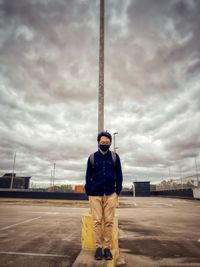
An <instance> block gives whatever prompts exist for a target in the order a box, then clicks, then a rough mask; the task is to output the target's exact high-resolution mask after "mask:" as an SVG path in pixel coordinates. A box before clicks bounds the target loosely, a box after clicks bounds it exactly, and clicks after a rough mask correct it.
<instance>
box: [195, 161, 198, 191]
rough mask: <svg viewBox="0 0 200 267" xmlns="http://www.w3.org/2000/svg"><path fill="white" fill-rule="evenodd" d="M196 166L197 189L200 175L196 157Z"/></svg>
mask: <svg viewBox="0 0 200 267" xmlns="http://www.w3.org/2000/svg"><path fill="white" fill-rule="evenodd" d="M195 166H196V174H197V187H198V186H199V174H198V167H197V159H196V157H195Z"/></svg>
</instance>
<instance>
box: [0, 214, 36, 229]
mask: <svg viewBox="0 0 200 267" xmlns="http://www.w3.org/2000/svg"><path fill="white" fill-rule="evenodd" d="M40 218H41V216H40V217H36V218H33V219H29V220H26V221H23V222H19V223H15V224H12V225H9V226H6V227H2V228H0V231H3V230H7V229H9V228H12V227H14V226H17V225H20V224H23V223H27V222H31V221H34V220H37V219H40Z"/></svg>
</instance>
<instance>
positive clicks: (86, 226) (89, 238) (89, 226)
mask: <svg viewBox="0 0 200 267" xmlns="http://www.w3.org/2000/svg"><path fill="white" fill-rule="evenodd" d="M82 249H86V250H95V243H94V235H93V223H92V216H91V214H90V213H89V212H88V213H86V214H84V215H83V217H82ZM111 251H112V254H113V261H108V263H107V266H109V267H111V266H115V262H116V260H117V258H118V257H119V243H118V217H117V215H115V217H114V222H113V231H112V241H111Z"/></svg>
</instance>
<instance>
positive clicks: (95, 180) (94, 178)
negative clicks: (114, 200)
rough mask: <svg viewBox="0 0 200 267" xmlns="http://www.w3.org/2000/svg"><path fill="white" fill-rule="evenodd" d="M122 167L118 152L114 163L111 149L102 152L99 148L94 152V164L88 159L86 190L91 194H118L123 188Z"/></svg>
mask: <svg viewBox="0 0 200 267" xmlns="http://www.w3.org/2000/svg"><path fill="white" fill-rule="evenodd" d="M122 180H123V177H122V169H121V162H120V158H119V155H118V154H117V153H116V162H115V164H114V162H113V159H112V153H111V151H110V150H108V152H107V153H106V154H102V153H101V152H100V151H99V150H98V151H96V152H95V153H94V166H92V164H91V162H90V157H89V158H88V161H87V171H86V184H85V192H86V194H87V195H89V196H103V195H104V194H105V195H111V194H112V193H114V192H116V193H117V194H118V195H119V194H120V192H121V190H122Z"/></svg>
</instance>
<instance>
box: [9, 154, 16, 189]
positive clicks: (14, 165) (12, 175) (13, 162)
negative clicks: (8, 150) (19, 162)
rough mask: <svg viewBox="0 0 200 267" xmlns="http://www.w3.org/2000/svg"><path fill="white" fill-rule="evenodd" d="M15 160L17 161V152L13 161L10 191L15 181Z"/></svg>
mask: <svg viewBox="0 0 200 267" xmlns="http://www.w3.org/2000/svg"><path fill="white" fill-rule="evenodd" d="M15 160H16V152H15V154H14V160H13V170H12V178H11V183H10V189H12V188H13V180H14V172H15Z"/></svg>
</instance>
